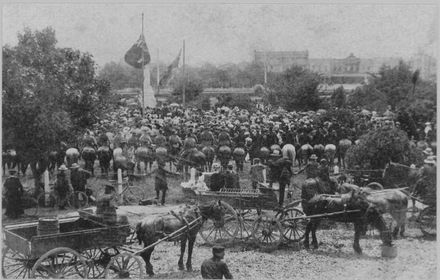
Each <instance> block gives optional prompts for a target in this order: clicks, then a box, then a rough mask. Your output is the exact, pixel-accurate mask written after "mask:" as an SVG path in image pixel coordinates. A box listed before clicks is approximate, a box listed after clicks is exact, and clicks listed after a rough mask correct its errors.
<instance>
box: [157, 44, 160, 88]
mask: <svg viewBox="0 0 440 280" xmlns="http://www.w3.org/2000/svg"><path fill="white" fill-rule="evenodd" d="M156 67H157V94H159V90H160V86H159V77H160V73H159V48H157V65H156Z"/></svg>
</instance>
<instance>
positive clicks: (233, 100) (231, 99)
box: [217, 94, 252, 110]
mask: <svg viewBox="0 0 440 280" xmlns="http://www.w3.org/2000/svg"><path fill="white" fill-rule="evenodd" d="M217 106H219V107H222V106H227V107H230V108H234V107H238V108H240V109H246V110H251V109H252V101H251V98H250V97H249V96H247V95H242V94H234V95H231V94H228V95H226V96H224V97H222V98H221V99H220V100H219V103H218V104H217Z"/></svg>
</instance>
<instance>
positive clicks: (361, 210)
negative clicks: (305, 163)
mask: <svg viewBox="0 0 440 280" xmlns="http://www.w3.org/2000/svg"><path fill="white" fill-rule="evenodd" d="M302 206H303V210H304V213H305V214H306V215H307V216H311V215H319V214H323V216H324V218H328V219H330V220H334V221H336V222H342V223H353V224H354V230H355V234H354V243H353V249H354V251H355V252H356V253H358V254H362V249H361V247H360V245H359V240H360V237H361V235H362V233H363V232H365V229H366V225H367V224H372V225H373V226H374V227H375V228H377V229H378V230H379V232H380V236H381V239H382V242H383V244H384V245H388V246H390V245H391V234H390V232H389V231H388V230H387V227H386V224H385V222H384V220H383V218H382V216H381V215H380V212H379V211H378V209H377V208H376V207H374V206H372V205H371V204H370V203H368V201H367V200H366V199H365V198H364V197H363V196H361V195H359V194H356V192H355V191H352V192H351V193H349V194H343V195H341V196H329V195H325V194H319V195H316V196H314V197H312V198H311V199H310V200H308V201H303V202H302ZM345 210H347V211H350V210H355V211H356V212H349V213H342V214H336V215H332V216H326V214H329V213H335V212H343V211H345ZM321 219H322V218H312V219H311V220H310V221H309V222H308V224H307V227H306V232H305V240H304V246H305V247H306V248H307V249H308V248H309V234H310V232H311V233H312V245H313V247H314V248H315V249H317V248H318V240H317V239H316V230H317V229H318V226H319V223H320V221H321Z"/></svg>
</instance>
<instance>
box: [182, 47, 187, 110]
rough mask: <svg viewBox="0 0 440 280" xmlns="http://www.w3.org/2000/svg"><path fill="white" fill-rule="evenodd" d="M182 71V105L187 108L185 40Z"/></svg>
mask: <svg viewBox="0 0 440 280" xmlns="http://www.w3.org/2000/svg"><path fill="white" fill-rule="evenodd" d="M182 62H183V63H182V64H183V66H182V70H183V90H182V105H183V107H184V108H185V85H186V75H185V40H183V60H182Z"/></svg>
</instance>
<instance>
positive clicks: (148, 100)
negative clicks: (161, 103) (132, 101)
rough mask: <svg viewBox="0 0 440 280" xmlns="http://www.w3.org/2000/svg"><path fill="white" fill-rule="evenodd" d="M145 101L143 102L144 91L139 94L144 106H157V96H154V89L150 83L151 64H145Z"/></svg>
mask: <svg viewBox="0 0 440 280" xmlns="http://www.w3.org/2000/svg"><path fill="white" fill-rule="evenodd" d="M143 99H144V103H143V104H142V93H141V94H140V95H139V103H140V104H141V105H142V107H143V108H145V107H150V108H155V107H156V104H157V102H156V97H155V96H154V90H153V88H152V87H151V83H150V66H149V65H145V66H144V98H143Z"/></svg>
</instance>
